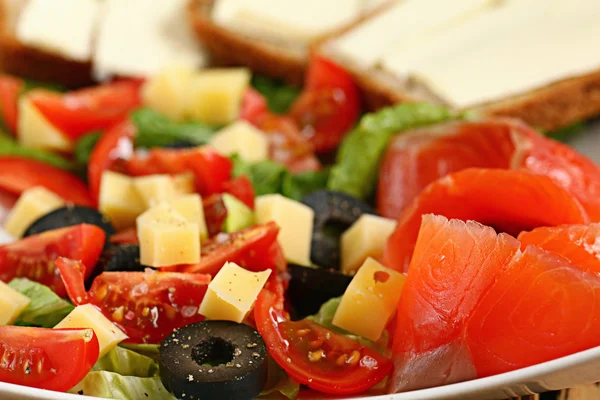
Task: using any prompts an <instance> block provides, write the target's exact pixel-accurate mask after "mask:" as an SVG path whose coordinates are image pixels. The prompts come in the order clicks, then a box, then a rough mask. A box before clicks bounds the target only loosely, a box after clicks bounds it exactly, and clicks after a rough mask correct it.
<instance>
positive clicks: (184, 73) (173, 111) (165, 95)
mask: <svg viewBox="0 0 600 400" xmlns="http://www.w3.org/2000/svg"><path fill="white" fill-rule="evenodd" d="M194 74H195V70H194V69H193V68H191V67H188V66H181V65H177V66H170V67H168V68H166V69H164V70H162V71H161V72H160V73H159V74H158V75H156V76H154V77H152V79H150V80H149V81H148V82H146V83H145V84H144V86H143V88H142V98H143V100H144V104H146V105H147V106H148V107H150V108H152V109H154V110H156V111H158V112H160V113H162V114H164V115H166V116H167V117H169V118H171V119H174V120H180V119H182V118H183V117H184V115H185V109H186V104H187V97H188V92H189V87H190V83H191V81H192V78H193V77H194Z"/></svg>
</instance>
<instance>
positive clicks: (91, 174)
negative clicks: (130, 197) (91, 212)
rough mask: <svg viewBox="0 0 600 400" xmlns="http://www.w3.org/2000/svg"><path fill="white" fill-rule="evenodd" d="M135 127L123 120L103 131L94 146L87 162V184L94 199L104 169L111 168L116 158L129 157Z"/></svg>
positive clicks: (131, 151)
mask: <svg viewBox="0 0 600 400" xmlns="http://www.w3.org/2000/svg"><path fill="white" fill-rule="evenodd" d="M135 135H136V127H135V125H134V124H133V122H131V121H129V120H125V121H123V122H121V123H120V124H117V125H115V126H113V127H112V128H111V129H109V130H107V131H106V132H104V134H103V135H102V136H101V137H100V140H99V141H98V143H96V145H95V146H94V149H93V150H92V154H91V155H90V161H89V163H88V184H89V185H90V192H91V193H92V197H93V198H94V200H95V201H98V196H99V195H100V180H101V179H102V174H103V173H104V171H106V170H108V169H111V167H112V166H113V165H114V164H115V163H116V162H117V160H119V159H121V158H124V157H129V156H130V155H131V153H133V138H134V137H135Z"/></svg>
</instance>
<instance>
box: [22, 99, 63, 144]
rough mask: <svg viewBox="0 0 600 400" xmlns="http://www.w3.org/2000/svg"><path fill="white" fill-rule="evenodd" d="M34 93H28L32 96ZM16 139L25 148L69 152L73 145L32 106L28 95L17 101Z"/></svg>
mask: <svg viewBox="0 0 600 400" xmlns="http://www.w3.org/2000/svg"><path fill="white" fill-rule="evenodd" d="M34 93H35V91H32V92H30V95H33V94H34ZM17 138H18V140H19V143H21V144H22V145H23V146H25V147H33V148H37V149H43V150H52V151H63V152H71V151H72V150H73V143H72V142H71V141H70V140H69V139H68V138H67V137H66V136H65V135H63V133H62V132H61V131H60V130H59V129H58V128H56V127H55V126H54V125H52V124H51V123H50V121H48V120H47V119H46V117H44V116H43V115H42V113H41V112H40V111H39V110H38V109H37V108H36V107H35V106H34V105H33V103H32V102H31V100H30V98H29V95H27V96H23V97H21V99H20V100H19V118H18V121H17Z"/></svg>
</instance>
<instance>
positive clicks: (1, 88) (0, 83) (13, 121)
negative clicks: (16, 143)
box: [0, 74, 25, 135]
mask: <svg viewBox="0 0 600 400" xmlns="http://www.w3.org/2000/svg"><path fill="white" fill-rule="evenodd" d="M24 86H25V83H24V82H23V80H22V79H19V78H16V77H14V76H10V75H4V74H2V75H0V114H1V115H2V121H4V125H5V126H6V127H7V128H8V129H9V131H10V133H12V134H13V135H14V134H15V133H16V132H17V120H18V109H19V108H18V103H19V96H20V94H21V92H22V91H23V88H24Z"/></svg>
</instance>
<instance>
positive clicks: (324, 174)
mask: <svg viewBox="0 0 600 400" xmlns="http://www.w3.org/2000/svg"><path fill="white" fill-rule="evenodd" d="M328 179H329V170H322V171H316V172H302V173H299V174H295V175H292V174H289V173H288V174H286V175H285V177H284V178H283V183H282V185H281V194H283V195H284V196H285V197H289V198H290V199H294V200H297V201H300V200H302V199H303V198H304V197H305V196H306V195H308V194H310V193H312V192H316V191H317V190H321V189H325V188H326V187H327V180H328Z"/></svg>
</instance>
